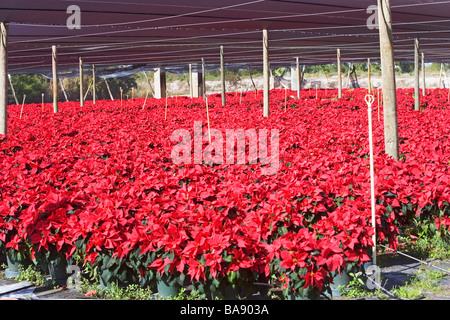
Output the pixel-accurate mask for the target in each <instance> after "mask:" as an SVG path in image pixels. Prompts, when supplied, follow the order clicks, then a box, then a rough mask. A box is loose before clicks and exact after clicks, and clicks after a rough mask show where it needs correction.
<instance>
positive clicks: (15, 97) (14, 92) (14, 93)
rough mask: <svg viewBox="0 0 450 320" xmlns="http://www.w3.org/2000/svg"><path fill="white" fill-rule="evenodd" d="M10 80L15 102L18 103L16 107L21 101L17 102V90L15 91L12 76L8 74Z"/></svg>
mask: <svg viewBox="0 0 450 320" xmlns="http://www.w3.org/2000/svg"><path fill="white" fill-rule="evenodd" d="M8 80H9V85H10V86H11V91H12V93H13V96H14V100H15V101H16V105H18V104H19V100H17V96H16V90H15V89H14V86H13V83H12V80H11V75H10V74H9V73H8Z"/></svg>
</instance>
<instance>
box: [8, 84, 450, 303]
mask: <svg viewBox="0 0 450 320" xmlns="http://www.w3.org/2000/svg"><path fill="white" fill-rule="evenodd" d="M412 92H413V90H411V89H399V90H398V115H399V117H398V120H399V138H400V157H399V159H393V158H391V157H389V156H387V155H386V154H385V153H384V133H383V132H384V130H383V129H384V128H383V106H382V102H381V99H378V100H377V101H380V103H379V104H376V105H374V106H373V117H372V118H373V133H374V136H373V137H374V164H375V168H374V170H375V185H376V193H375V195H376V208H375V209H376V226H377V228H376V239H377V241H378V242H379V243H384V244H388V245H389V246H391V247H393V248H395V247H396V245H397V243H398V235H399V234H401V233H402V232H404V230H405V229H407V228H408V227H409V226H414V223H418V222H420V224H418V225H426V226H427V228H428V229H427V230H426V232H431V233H432V232H438V231H440V230H442V232H443V230H448V228H449V225H450V223H449V221H450V220H449V199H450V187H449V185H450V175H449V171H448V165H449V164H450V132H449V128H450V123H449V118H448V116H447V113H448V109H449V107H450V103H449V102H448V101H447V93H448V89H445V90H444V89H440V90H432V91H431V90H430V91H429V92H428V94H427V95H426V96H424V97H421V107H422V111H420V112H419V113H418V112H414V110H413V109H414V98H413V96H412ZM296 94H297V93H296V92H291V91H289V90H287V91H285V90H272V92H271V102H270V111H271V114H270V118H264V117H263V116H262V112H261V103H262V98H263V97H262V93H261V92H257V93H256V94H255V92H250V93H242V95H241V94H240V93H228V94H227V105H226V106H222V105H221V97H220V95H210V96H209V97H208V106H209V108H210V109H209V113H208V115H209V122H208V115H207V113H206V103H205V101H204V100H203V99H201V98H198V99H197V98H196V99H190V98H187V97H169V98H168V99H167V108H166V99H149V100H147V102H146V104H145V108H142V106H143V105H144V99H135V100H133V101H132V100H129V101H123V102H122V104H123V105H122V106H121V102H118V101H106V100H104V101H97V103H96V105H95V106H94V105H93V104H92V103H90V102H87V103H86V104H85V106H84V107H83V108H81V107H80V106H79V104H77V103H73V102H67V103H61V104H60V112H59V113H57V114H54V113H53V111H52V108H51V106H50V105H48V106H47V105H45V106H44V109H42V107H41V106H40V105H39V106H36V105H25V106H24V110H23V116H22V117H19V115H20V112H21V107H18V106H11V107H9V108H8V112H9V119H10V121H9V126H10V128H9V132H11V134H10V135H9V136H8V139H2V138H0V249H2V250H3V251H5V250H12V249H16V251H17V249H19V252H25V251H24V250H25V249H23V248H22V247H21V246H23V247H24V248H25V247H28V248H30V247H31V255H32V256H33V254H36V253H37V254H38V256H39V255H40V256H46V257H47V258H48V259H49V260H51V261H52V260H55V259H57V257H60V258H61V259H75V258H76V260H77V261H79V262H80V264H82V265H85V266H89V267H92V269H95V270H97V271H98V275H103V276H104V277H105V281H104V282H105V285H107V282H108V281H117V282H119V283H123V282H124V281H125V280H126V281H132V282H139V283H141V284H142V285H155V282H156V280H157V278H159V277H160V276H161V275H165V276H166V277H169V278H171V279H172V280H174V281H177V282H178V283H181V282H182V283H185V284H186V283H190V284H192V285H194V286H196V287H197V288H198V289H199V290H203V292H205V294H206V293H208V294H211V292H214V293H215V294H217V296H219V295H223V292H224V290H225V289H226V288H227V290H228V289H230V288H231V289H238V288H240V287H241V288H242V287H245V288H250V289H251V290H249V292H246V293H245V292H237V293H238V294H240V295H241V296H246V295H249V294H251V292H252V290H253V289H254V288H253V286H252V285H251V284H252V283H254V282H267V281H272V280H273V279H275V281H276V282H277V283H279V282H281V285H282V286H283V287H284V289H285V295H286V297H287V296H289V295H293V294H300V295H308V294H309V293H310V292H314V293H317V292H320V291H326V290H328V288H329V287H330V285H331V284H332V281H333V278H334V277H335V276H336V275H337V274H339V273H340V272H344V271H346V270H347V271H349V270H353V269H354V268H358V267H359V266H360V265H361V264H363V263H365V262H367V261H369V259H370V256H369V255H368V252H370V251H371V247H372V245H373V243H372V240H371V238H372V233H373V228H372V226H371V219H370V215H371V209H370V206H371V201H370V172H369V168H368V166H369V159H368V157H369V144H368V131H367V106H366V103H365V101H364V97H365V95H366V94H367V91H366V90H364V89H355V90H344V96H343V98H341V99H338V98H337V90H325V89H320V90H317V91H316V90H311V91H310V90H302V91H301V96H300V99H297V98H296ZM47 107H48V108H47ZM198 122H200V126H198V127H196V126H195V124H196V123H198ZM208 124H209V126H208ZM208 128H210V129H214V130H215V131H213V133H216V134H217V136H220V135H219V133H220V134H221V135H222V137H224V138H226V137H227V130H244V132H245V130H249V129H252V130H253V129H254V130H260V129H261V130H260V131H257V132H263V131H262V129H264V130H267V131H268V132H271V130H277V131H278V132H279V163H278V166H277V167H278V170H277V172H276V173H275V174H273V175H264V174H263V172H262V171H263V170H262V169H263V168H264V166H265V164H264V163H262V161H256V162H255V163H250V161H247V160H249V156H250V153H251V151H252V150H251V149H252V148H251V147H250V145H247V144H246V145H245V147H244V148H243V149H242V150H241V149H239V147H238V146H235V148H234V149H233V151H234V152H235V153H236V154H235V155H234V156H235V157H234V159H235V160H236V161H234V162H228V161H223V162H222V163H215V164H214V165H210V164H208V163H207V161H204V160H205V159H203V158H202V159H200V161H199V159H197V158H196V157H199V156H201V157H202V156H203V155H204V152H203V151H205V150H206V148H208V147H209V148H211V146H210V144H209V139H208ZM176 130H182V132H183V133H185V134H186V136H190V137H191V140H190V144H189V142H187V147H188V148H187V150H186V149H185V150H184V151H186V155H185V156H186V158H187V159H190V160H191V161H186V163H181V164H180V163H175V162H174V161H173V160H172V158H171V155H172V151H173V150H174V148H175V147H176V146H177V144H178V143H179V141H173V140H171V139H170V137H171V136H172V134H173V133H174V132H175V131H176ZM219 140H220V139H218V142H217V141H215V140H214V146H215V147H217V149H220V148H219V147H218V146H219V144H220V141H219ZM225 140H226V139H223V141H222V143H223V148H222V150H224V151H226V150H227V141H225ZM247 140H248V138H247ZM186 141H188V139H187V140H186ZM268 146H269V142H268V143H267V145H266V147H268ZM189 147H190V148H189ZM197 149H199V150H200V151H199V150H197ZM217 149H214V150H213V151H214V152H213V153H212V154H214V155H215V156H220V152H219V151H220V150H217ZM208 150H209V149H208ZM187 151H191V152H187ZM195 151H198V152H195ZM216 151H217V152H216ZM238 151H244V153H245V155H246V158H245V159H246V161H245V163H238V161H237V160H238ZM253 151H254V150H253ZM189 156H190V158H189ZM223 156H224V160H225V159H226V157H227V154H226V153H225V154H224V155H223ZM231 156H232V155H231ZM422 231H423V232H425V230H424V229H422ZM415 232H416V231H415ZM414 235H415V236H418V234H417V233H415V234H414ZM244 284H245V285H244ZM231 291H233V290H231ZM235 293H236V292H235Z"/></svg>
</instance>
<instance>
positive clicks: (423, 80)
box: [422, 52, 427, 96]
mask: <svg viewBox="0 0 450 320" xmlns="http://www.w3.org/2000/svg"><path fill="white" fill-rule="evenodd" d="M426 88H427V87H426V82H425V55H424V53H423V52H422V95H423V96H425V95H426Z"/></svg>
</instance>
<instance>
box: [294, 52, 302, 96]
mask: <svg viewBox="0 0 450 320" xmlns="http://www.w3.org/2000/svg"><path fill="white" fill-rule="evenodd" d="M299 60H300V59H299V58H298V57H297V59H296V64H295V69H296V76H297V99H300V90H302V80H303V79H302V77H301V76H300V73H301V71H300V61H299Z"/></svg>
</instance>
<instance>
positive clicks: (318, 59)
mask: <svg viewBox="0 0 450 320" xmlns="http://www.w3.org/2000/svg"><path fill="white" fill-rule="evenodd" d="M72 5H76V6H78V7H79V9H80V15H79V17H80V22H81V28H80V29H73V28H72V29H71V28H69V27H68V21H69V25H70V26H72V27H73V22H76V20H74V19H72V18H76V16H74V15H73V14H76V13H77V12H76V11H70V10H69V12H68V8H69V6H72ZM376 5H377V1H374V0H358V1H356V0H341V1H335V0H319V1H299V0H281V1H269V0H253V1H251V0H226V1H223V0H221V1H219V0H193V1H185V0H131V1H124V0H89V1H88V0H84V1H64V0H60V1H57V0H39V1H36V0H2V1H1V3H0V21H4V22H7V23H8V25H9V44H8V50H9V56H8V67H9V72H10V73H23V72H36V73H50V72H51V64H52V62H51V46H52V45H56V46H57V48H58V65H59V73H61V74H63V73H64V72H70V71H73V70H76V68H77V65H78V61H79V60H78V59H79V57H83V61H84V63H85V65H92V64H95V65H96V66H98V67H99V68H104V69H106V67H108V66H118V65H127V66H136V67H135V68H137V69H138V70H142V68H144V69H145V68H157V67H167V68H168V69H169V70H170V68H174V70H175V69H176V68H179V67H180V66H186V65H188V64H198V63H201V58H203V59H204V61H205V63H206V64H210V65H218V64H219V52H220V50H219V47H220V46H221V45H223V46H224V52H225V60H226V63H227V64H228V65H233V64H238V65H239V66H242V65H246V66H250V67H261V65H262V29H263V28H267V29H268V30H269V41H270V51H269V52H270V63H271V66H288V65H292V64H294V63H295V58H296V57H299V59H300V63H301V64H323V63H334V62H335V61H336V49H337V48H340V49H341V55H342V62H362V61H366V59H367V58H370V59H372V60H373V61H377V60H379V56H380V50H379V37H378V30H377V29H376V28H374V25H373V23H374V22H375V21H374V18H375V16H376V12H375V11H374V9H375V8H376ZM391 10H392V28H393V36H394V49H395V59H396V60H397V61H413V57H414V38H416V37H418V38H419V39H420V50H421V51H422V52H424V54H425V59H426V61H427V62H447V61H449V60H450V59H449V58H450V1H430V0H412V1H411V0H409V1H406V0H395V1H391ZM71 23H72V24H71Z"/></svg>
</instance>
